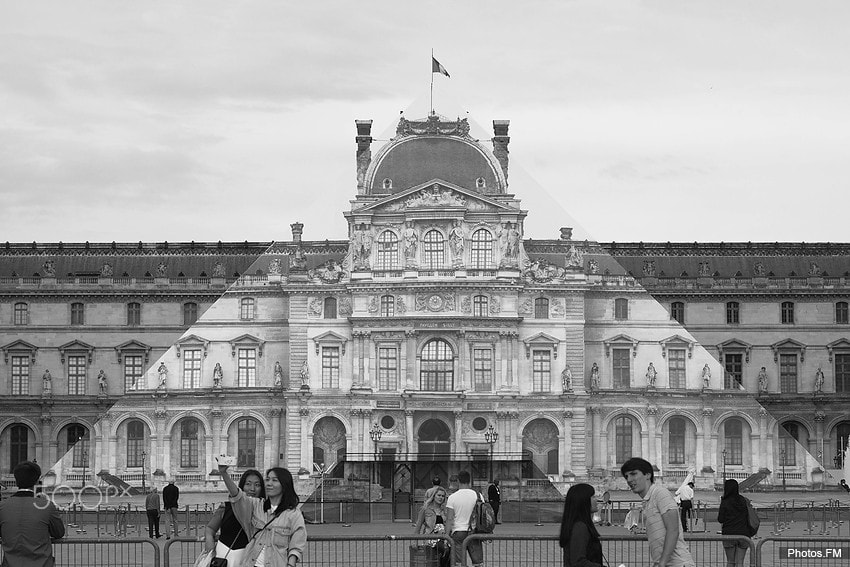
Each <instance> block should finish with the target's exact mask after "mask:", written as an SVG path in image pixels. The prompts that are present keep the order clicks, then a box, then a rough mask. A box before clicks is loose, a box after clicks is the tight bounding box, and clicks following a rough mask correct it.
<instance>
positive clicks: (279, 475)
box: [218, 463, 307, 567]
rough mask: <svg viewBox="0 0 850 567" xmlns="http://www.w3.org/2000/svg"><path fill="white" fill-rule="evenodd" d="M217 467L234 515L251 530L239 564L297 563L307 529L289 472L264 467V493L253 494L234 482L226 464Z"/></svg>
mask: <svg viewBox="0 0 850 567" xmlns="http://www.w3.org/2000/svg"><path fill="white" fill-rule="evenodd" d="M218 471H219V473H221V479H222V480H223V481H224V485H225V486H226V487H227V490H228V495H229V496H230V502H231V503H232V505H233V511H234V513H235V514H236V517H237V518H238V519H239V522H240V523H241V524H242V527H243V528H245V530H246V531H248V532H249V533H251V537H249V538H248V546H247V547H246V548H245V554H244V555H243V556H242V559H241V563H240V564H239V565H238V567H296V565H297V564H298V562H299V561H301V556H302V554H303V552H304V548H305V547H306V545H307V530H306V529H305V527H304V517H303V516H302V515H301V511H300V510H298V494H296V492H295V484H294V482H293V481H292V474H290V472H289V471H288V470H286V469H284V468H280V467H274V468H270V469H269V470H268V471H266V497H265V498H255V497H252V496H248V495H247V494H246V493H245V492H244V491H243V490H242V489H240V488H239V487H238V486H237V485H236V483H235V482H233V479H232V478H230V475H229V474H227V465H224V464H221V463H219V465H218Z"/></svg>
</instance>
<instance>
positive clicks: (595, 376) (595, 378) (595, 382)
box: [590, 362, 600, 392]
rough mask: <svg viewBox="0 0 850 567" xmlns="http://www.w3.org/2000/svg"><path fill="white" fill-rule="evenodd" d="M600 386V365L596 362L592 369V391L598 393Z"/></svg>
mask: <svg viewBox="0 0 850 567" xmlns="http://www.w3.org/2000/svg"><path fill="white" fill-rule="evenodd" d="M599 386H600V383H599V365H598V364H596V363H595V362H594V363H593V366H591V367H590V391H591V392H598V391H599Z"/></svg>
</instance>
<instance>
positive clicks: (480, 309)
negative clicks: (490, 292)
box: [472, 295, 487, 317]
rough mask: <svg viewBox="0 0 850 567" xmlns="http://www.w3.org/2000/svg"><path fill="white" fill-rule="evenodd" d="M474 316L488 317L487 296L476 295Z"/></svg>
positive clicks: (473, 307) (473, 304) (473, 302)
mask: <svg viewBox="0 0 850 567" xmlns="http://www.w3.org/2000/svg"><path fill="white" fill-rule="evenodd" d="M472 316H473V317H486V316H487V296H486V295H476V296H475V297H473V298H472Z"/></svg>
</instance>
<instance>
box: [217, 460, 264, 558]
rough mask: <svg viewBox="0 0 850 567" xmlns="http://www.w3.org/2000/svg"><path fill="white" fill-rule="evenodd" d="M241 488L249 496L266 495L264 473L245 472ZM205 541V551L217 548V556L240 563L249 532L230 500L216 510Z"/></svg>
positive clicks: (262, 496) (240, 481) (261, 496)
mask: <svg viewBox="0 0 850 567" xmlns="http://www.w3.org/2000/svg"><path fill="white" fill-rule="evenodd" d="M239 488H241V489H242V491H243V492H244V493H245V494H246V495H247V496H253V497H254V498H265V497H266V489H265V483H264V482H263V475H262V474H261V473H260V471H258V470H254V469H248V470H246V471H245V472H243V473H242V476H241V477H240V479H239ZM216 532H219V536H218V543H216V539H215V534H216ZM204 541H205V542H206V543H205V545H204V551H211V550H213V549H215V557H222V558H226V559H227V564H228V565H239V563H240V561H241V560H242V553H243V552H244V550H245V547H246V546H247V545H248V534H246V533H245V530H244V529H243V527H242V524H240V523H239V520H238V519H236V514H234V512H233V507H232V506H231V504H230V502H225V503H224V504H222V505H221V506H219V508H218V509H217V510H216V511H215V513H214V514H213V517H212V519H211V520H210V522H209V523H208V524H207V527H206V529H205V533H204Z"/></svg>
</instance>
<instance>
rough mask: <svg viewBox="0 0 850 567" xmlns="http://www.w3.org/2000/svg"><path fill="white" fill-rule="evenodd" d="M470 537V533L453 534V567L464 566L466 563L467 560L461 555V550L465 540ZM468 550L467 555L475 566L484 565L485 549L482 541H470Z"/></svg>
mask: <svg viewBox="0 0 850 567" xmlns="http://www.w3.org/2000/svg"><path fill="white" fill-rule="evenodd" d="M468 535H469V532H468V531H463V532H452V564H453V565H464V564H465V563H466V558H465V557H464V556H463V555H461V551H462V549H461V548H462V547H463V540H465V539H466V536H468ZM466 550H467V553H469V558H470V559H471V560H472V564H473V565H482V564H483V563H484V549H483V548H482V547H481V540H480V539H475V540H472V541H470V542H469V544H468V545H467V546H466Z"/></svg>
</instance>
